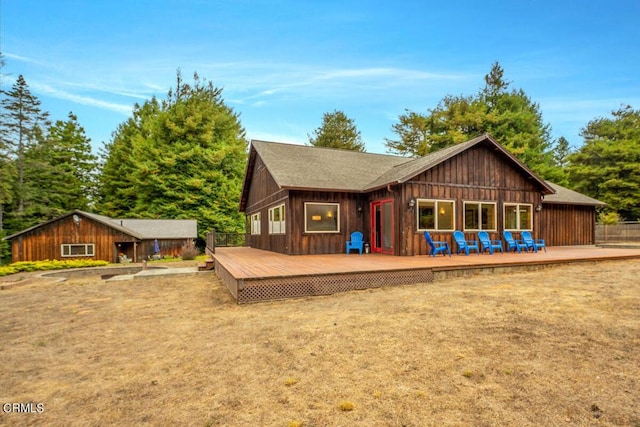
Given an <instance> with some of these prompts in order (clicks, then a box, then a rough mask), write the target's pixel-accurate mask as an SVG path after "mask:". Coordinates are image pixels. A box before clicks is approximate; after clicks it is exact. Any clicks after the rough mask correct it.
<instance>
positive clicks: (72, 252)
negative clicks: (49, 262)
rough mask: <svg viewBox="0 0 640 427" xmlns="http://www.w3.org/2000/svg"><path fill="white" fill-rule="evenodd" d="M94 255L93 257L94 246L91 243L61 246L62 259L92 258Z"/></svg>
mask: <svg viewBox="0 0 640 427" xmlns="http://www.w3.org/2000/svg"><path fill="white" fill-rule="evenodd" d="M94 255H95V245H94V244H93V243H82V244H63V245H62V256H63V257H76V256H94Z"/></svg>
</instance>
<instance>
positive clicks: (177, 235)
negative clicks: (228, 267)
mask: <svg viewBox="0 0 640 427" xmlns="http://www.w3.org/2000/svg"><path fill="white" fill-rule="evenodd" d="M73 215H78V216H81V217H82V216H84V217H86V218H89V219H91V220H93V221H96V222H98V223H101V224H104V225H106V226H107V227H111V228H113V229H115V230H118V231H120V232H122V233H124V234H127V235H129V236H132V237H135V238H136V239H139V240H149V239H195V238H196V237H198V221H197V220H195V219H113V218H110V217H108V216H104V215H99V214H95V213H91V212H84V211H81V210H79V209H75V210H73V211H71V212H67V213H66V214H64V215H61V216H59V217H57V218H54V219H51V220H49V221H45V222H43V223H40V224H37V225H34V226H33V227H29V228H27V229H25V230H22V231H19V232H17V233H15V234H12V235H11V236H7V237H5V240H10V239H13V238H15V237H18V236H20V235H22V234H24V233H27V232H29V231H32V230H35V229H37V228H40V227H44V226H45V225H48V224H51V223H53V222H56V221H60V220H61V219H64V218H67V217H69V216H73Z"/></svg>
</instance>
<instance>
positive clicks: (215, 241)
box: [206, 231, 249, 254]
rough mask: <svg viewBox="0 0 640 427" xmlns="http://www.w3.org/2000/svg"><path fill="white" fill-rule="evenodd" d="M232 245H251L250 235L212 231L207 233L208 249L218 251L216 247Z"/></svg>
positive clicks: (213, 251) (212, 251)
mask: <svg viewBox="0 0 640 427" xmlns="http://www.w3.org/2000/svg"><path fill="white" fill-rule="evenodd" d="M230 246H249V235H248V234H247V233H218V232H216V231H210V232H209V233H207V246H206V249H207V251H209V252H211V253H212V254H215V253H216V248H217V247H218V248H221V247H230Z"/></svg>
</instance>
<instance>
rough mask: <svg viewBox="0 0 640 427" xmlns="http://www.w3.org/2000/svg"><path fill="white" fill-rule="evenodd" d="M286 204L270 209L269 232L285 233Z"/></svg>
mask: <svg viewBox="0 0 640 427" xmlns="http://www.w3.org/2000/svg"><path fill="white" fill-rule="evenodd" d="M285 232H286V227H285V222H284V205H280V206H276V207H275V208H271V209H269V234H284V233H285Z"/></svg>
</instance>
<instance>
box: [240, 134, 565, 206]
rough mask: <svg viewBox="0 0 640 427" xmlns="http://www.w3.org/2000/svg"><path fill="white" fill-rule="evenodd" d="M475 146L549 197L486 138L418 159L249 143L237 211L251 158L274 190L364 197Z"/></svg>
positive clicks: (549, 189) (530, 173) (549, 191)
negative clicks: (482, 147) (270, 179)
mask: <svg viewBox="0 0 640 427" xmlns="http://www.w3.org/2000/svg"><path fill="white" fill-rule="evenodd" d="M478 144H485V145H486V146H489V147H490V148H491V149H493V150H495V151H497V152H499V153H500V155H501V156H502V157H503V158H504V159H505V161H507V162H510V163H511V164H513V166H514V167H515V168H516V170H518V171H519V172H520V173H522V174H523V175H526V176H527V177H529V178H530V179H532V180H533V181H534V182H535V183H536V184H537V185H538V187H540V190H541V192H542V193H544V194H552V193H553V192H554V190H553V188H552V187H550V186H549V184H548V183H547V182H545V181H544V180H542V179H541V178H540V177H538V176H537V175H536V174H535V173H534V172H533V171H532V170H531V169H529V168H528V167H527V166H526V165H525V164H524V163H522V162H521V161H520V160H518V159H517V158H516V157H515V156H514V155H513V154H511V153H510V152H509V151H508V150H506V149H505V148H504V147H502V146H501V145H500V144H499V143H498V142H496V141H495V140H494V139H493V138H491V137H490V136H489V135H482V136H479V137H477V138H474V139H471V140H469V141H467V142H463V143H460V144H456V145H453V146H451V147H447V148H444V149H442V150H438V151H436V152H433V153H430V154H428V155H426V156H424V157H418V158H408V157H400V156H391V155H385V154H371V153H362V152H357V151H349V150H337V149H330V148H320V147H311V146H304V145H292V144H282V143H276V142H265V141H255V140H254V141H251V148H250V153H249V162H248V164H247V172H246V174H245V181H244V185H243V189H242V199H241V202H240V210H241V211H244V208H245V203H246V197H247V194H248V191H249V185H250V184H251V178H252V176H251V175H252V173H253V167H254V165H255V158H256V156H260V158H261V159H262V161H263V162H264V165H265V167H266V168H267V170H268V171H269V173H270V174H271V176H272V177H273V179H274V181H275V182H276V183H277V185H278V186H279V187H280V188H286V189H298V190H317V191H345V192H367V191H373V190H376V189H379V188H383V187H385V186H387V185H394V184H401V183H403V182H406V181H408V180H410V179H412V178H414V177H415V176H417V175H419V174H421V173H423V172H425V171H427V170H429V169H431V168H433V167H435V166H437V165H439V164H440V163H442V162H444V161H446V160H447V159H450V158H452V157H454V156H456V155H458V154H460V153H462V152H464V151H466V150H468V149H470V148H471V147H474V146H476V145H478Z"/></svg>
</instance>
